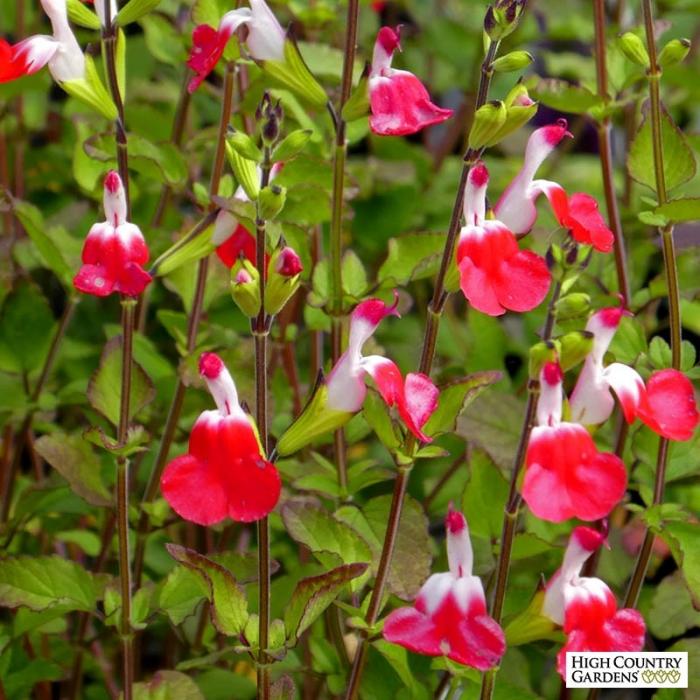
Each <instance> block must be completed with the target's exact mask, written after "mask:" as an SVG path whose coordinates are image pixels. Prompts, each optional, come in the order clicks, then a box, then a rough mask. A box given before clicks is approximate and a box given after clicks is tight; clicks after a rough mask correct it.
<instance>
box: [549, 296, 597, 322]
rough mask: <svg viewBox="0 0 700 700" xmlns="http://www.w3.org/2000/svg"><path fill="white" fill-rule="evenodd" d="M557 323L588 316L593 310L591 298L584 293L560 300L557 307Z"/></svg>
mask: <svg viewBox="0 0 700 700" xmlns="http://www.w3.org/2000/svg"><path fill="white" fill-rule="evenodd" d="M555 309H556V313H557V321H568V320H571V319H574V318H580V317H581V316H587V315H588V312H589V311H590V310H591V298H590V296H588V294H585V293H583V292H574V293H572V294H567V295H566V296H565V297H562V298H561V299H559V301H558V302H557V303H556V306H555Z"/></svg>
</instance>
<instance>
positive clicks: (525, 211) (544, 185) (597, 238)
mask: <svg viewBox="0 0 700 700" xmlns="http://www.w3.org/2000/svg"><path fill="white" fill-rule="evenodd" d="M567 136H568V137H571V133H570V132H569V131H568V130H567V123H566V120H565V119H560V120H558V121H557V123H556V124H550V125H549V126H544V127H542V128H540V129H537V130H535V131H534V132H533V133H532V135H531V136H530V138H529V140H528V143H527V147H526V149H525V160H524V163H523V167H522V169H521V170H520V172H519V173H518V174H517V175H516V176H515V178H513V181H512V182H511V183H510V185H509V186H508V187H507V188H506V190H505V191H504V192H503V194H502V195H501V198H500V199H499V200H498V202H497V203H496V206H495V208H494V210H495V213H496V218H498V219H499V221H502V222H503V223H504V224H505V225H506V226H507V227H508V228H509V229H510V230H511V231H513V233H515V234H525V233H527V232H528V231H529V230H530V229H531V228H532V227H533V225H534V223H535V219H536V218H537V208H536V206H535V202H536V201H537V198H538V197H539V196H540V194H544V195H545V196H546V197H547V199H548V200H549V203H550V205H551V206H552V209H553V211H554V215H555V216H556V218H557V221H558V222H559V224H560V225H561V226H563V227H564V228H566V229H568V230H569V232H570V233H571V236H572V237H573V239H574V240H575V241H576V242H578V243H583V244H586V245H592V246H593V247H594V248H595V249H596V250H598V251H601V252H603V253H607V252H609V251H610V250H612V246H613V242H614V238H613V234H612V231H610V229H609V228H608V227H607V225H606V224H605V221H604V220H603V217H602V216H601V214H600V211H599V209H598V204H597V202H596V201H595V199H594V198H593V197H591V196H590V195H588V194H585V193H583V192H575V193H574V194H572V195H570V196H569V195H568V194H567V193H566V191H565V190H564V188H563V187H562V186H561V185H559V184H558V183H556V182H552V181H551V180H536V179H535V175H536V174H537V171H538V170H539V167H540V166H541V165H542V163H543V162H544V160H545V159H546V158H547V156H548V155H549V154H550V153H551V152H552V151H553V150H554V149H555V148H556V147H557V145H558V144H559V143H560V141H561V140H562V139H563V138H565V137H567Z"/></svg>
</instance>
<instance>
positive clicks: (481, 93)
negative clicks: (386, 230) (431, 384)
mask: <svg viewBox="0 0 700 700" xmlns="http://www.w3.org/2000/svg"><path fill="white" fill-rule="evenodd" d="M498 46H499V42H498V41H492V42H491V43H490V44H489V48H488V51H487V52H486V56H485V57H484V60H483V62H482V64H481V75H480V78H479V87H478V90H477V96H476V102H475V104H474V111H476V110H478V109H479V107H482V106H483V105H484V104H485V102H486V99H487V97H488V91H489V87H490V85H491V78H492V76H493V62H494V59H495V58H496V54H497V53H498ZM479 155H480V153H479V152H477V151H474V150H473V149H471V148H470V149H469V150H468V151H467V153H466V154H465V156H464V165H463V167H462V173H461V175H460V178H459V185H458V186H457V194H456V196H455V202H454V205H453V207H452V216H451V217H450V225H449V228H448V230H447V238H446V240H445V249H444V250H443V253H442V260H441V261H440V269H439V270H438V274H437V277H436V278H435V287H434V288H433V297H432V300H431V302H430V307H429V309H428V322H427V324H426V327H425V336H424V338H423V351H422V354H421V360H420V370H419V371H420V372H422V373H423V374H430V371H431V369H432V367H433V359H434V357H435V345H436V343H437V334H438V329H439V327H440V317H441V316H442V311H443V309H444V308H445V302H446V301H447V292H446V291H445V279H446V277H447V272H448V270H449V268H450V265H451V264H452V262H453V261H452V258H453V256H454V250H455V244H456V242H457V234H458V233H459V226H460V222H461V220H462V205H463V202H464V190H465V189H466V186H467V179H468V178H469V171H470V170H471V167H472V165H473V164H474V163H475V162H476V161H477V159H478V158H479Z"/></svg>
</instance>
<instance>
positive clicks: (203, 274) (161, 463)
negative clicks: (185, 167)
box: [134, 64, 234, 584]
mask: <svg viewBox="0 0 700 700" xmlns="http://www.w3.org/2000/svg"><path fill="white" fill-rule="evenodd" d="M233 88H234V71H233V66H232V64H228V65H227V66H226V72H225V74H224V94H223V99H222V103H221V118H220V120H219V131H218V140H217V142H216V152H215V155H214V164H213V167H212V174H211V180H210V184H209V192H210V196H211V197H213V196H215V195H216V194H218V191H219V184H220V182H221V174H222V172H223V167H224V159H225V155H226V131H227V129H228V124H229V120H230V118H231V108H232V105H233ZM215 211H216V210H215V206H214V204H213V203H210V211H209V212H208V214H207V216H205V217H204V219H203V220H202V221H200V222H199V224H197V226H195V228H194V229H193V230H192V231H191V232H190V233H189V234H188V236H187V237H186V238H187V239H188V240H191V239H192V238H193V237H195V236H197V235H199V234H200V233H201V232H202V231H203V230H205V229H206V227H207V226H208V225H209V224H211V222H212V221H213V220H214V218H215V216H216V213H215ZM160 262H162V260H161V259H160V258H159V259H158V260H156V262H155V264H154V268H156V267H157V265H158V264H159V263H160ZM208 271H209V258H208V257H204V258H202V259H201V260H200V261H199V263H198V265H197V279H196V282H195V292H194V299H193V300H192V310H191V311H190V315H189V319H188V321H187V354H188V355H189V354H191V353H193V352H194V350H195V347H196V346H197V332H198V331H199V322H200V320H201V317H202V308H203V305H204V292H205V290H206V285H207V275H208ZM184 398H185V384H184V382H183V380H182V378H179V379H178V381H177V384H176V385H175V393H174V394H173V398H172V401H171V402H170V409H169V410H168V417H167V419H166V421H165V428H164V429H163V437H162V439H161V442H160V447H159V449H158V454H157V456H156V460H155V463H154V465H153V470H152V471H151V474H150V475H149V477H148V484H147V485H146V490H145V492H144V495H143V498H142V499H141V503H142V504H144V503H151V502H152V501H153V500H154V499H155V497H156V496H157V495H158V488H159V486H160V477H161V476H162V474H163V470H164V469H165V465H166V464H167V462H168V456H169V454H170V447H171V445H172V443H173V440H174V438H175V432H176V431H177V423H178V420H179V419H180V412H181V411H182V403H183V401H184ZM149 531H150V525H149V520H148V514H147V513H146V511H145V510H144V509H143V508H141V515H140V516H139V522H138V529H137V541H136V552H135V555H134V578H135V580H136V581H137V584H140V582H141V577H142V575H143V558H144V555H145V552H146V537H147V536H148V533H149Z"/></svg>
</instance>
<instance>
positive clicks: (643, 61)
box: [618, 32, 649, 68]
mask: <svg viewBox="0 0 700 700" xmlns="http://www.w3.org/2000/svg"><path fill="white" fill-rule="evenodd" d="M618 41H619V43H620V49H621V50H622V53H623V54H625V56H626V57H627V58H628V59H629V60H630V61H632V63H636V64H637V65H638V66H642V67H643V68H649V54H648V53H647V49H646V46H644V42H643V41H642V40H641V39H640V38H639V37H638V36H637V35H636V34H633V33H632V32H625V33H624V34H623V35H622V36H621V37H620V38H619V39H618Z"/></svg>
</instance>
